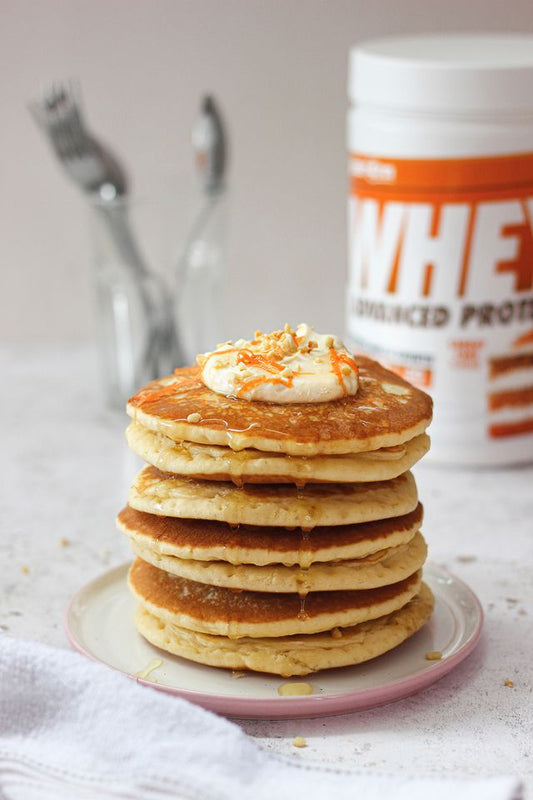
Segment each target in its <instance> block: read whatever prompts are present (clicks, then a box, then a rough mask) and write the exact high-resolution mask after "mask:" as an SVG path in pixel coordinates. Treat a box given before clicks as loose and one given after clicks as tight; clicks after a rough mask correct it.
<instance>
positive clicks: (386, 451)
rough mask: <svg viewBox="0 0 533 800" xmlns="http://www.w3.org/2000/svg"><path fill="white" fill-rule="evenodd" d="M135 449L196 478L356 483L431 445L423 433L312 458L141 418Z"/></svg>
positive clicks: (132, 433) (409, 460)
mask: <svg viewBox="0 0 533 800" xmlns="http://www.w3.org/2000/svg"><path fill="white" fill-rule="evenodd" d="M126 438H127V441H128V445H129V446H130V448H131V450H133V452H134V453H135V454H136V455H138V456H139V458H142V459H143V461H146V462H147V463H148V464H151V465H152V466H154V467H157V469H159V470H161V471H162V472H172V473H173V474H176V475H182V476H185V477H189V478H196V479H198V480H211V481H233V483H235V485H237V486H241V485H242V484H243V483H295V484H296V485H298V486H304V485H305V484H306V483H357V482H369V481H385V480H390V479H391V478H396V477H397V476H398V475H401V474H402V472H406V471H407V470H408V469H410V468H411V467H412V466H413V465H414V464H415V463H416V462H417V461H419V459H421V458H422V456H423V455H425V454H426V453H427V451H428V450H429V436H427V435H426V434H425V433H422V434H420V435H419V436H415V438H414V439H411V440H410V441H408V442H404V443H403V444H400V445H395V446H394V447H385V448H382V449H381V450H374V451H368V452H365V453H347V454H342V455H321V456H313V457H312V458H309V457H305V456H303V457H302V456H287V455H285V454H283V453H265V452H262V451H260V450H255V449H253V448H247V449H245V450H239V451H238V452H237V451H235V450H232V449H231V448H230V447H222V446H220V445H207V444H198V443H196V442H186V441H182V442H175V441H174V440H173V439H169V438H168V436H165V435H164V434H162V433H156V432H155V431H151V430H150V429H149V428H145V427H144V426H143V425H139V424H138V423H133V422H132V423H131V424H130V425H129V427H128V429H127V430H126Z"/></svg>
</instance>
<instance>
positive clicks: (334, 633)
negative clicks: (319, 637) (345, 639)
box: [331, 628, 342, 639]
mask: <svg viewBox="0 0 533 800" xmlns="http://www.w3.org/2000/svg"><path fill="white" fill-rule="evenodd" d="M331 638H332V639H342V631H341V629H340V628H333V630H332V631H331Z"/></svg>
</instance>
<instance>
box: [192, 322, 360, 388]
mask: <svg viewBox="0 0 533 800" xmlns="http://www.w3.org/2000/svg"><path fill="white" fill-rule="evenodd" d="M197 361H198V364H199V365H200V367H201V368H202V380H203V382H204V383H205V385H206V386H208V387H209V389H212V390H213V391H214V392H217V393H218V394H223V395H226V396H228V397H237V398H239V399H242V400H262V401H265V402H269V403H323V402H328V401H330V400H337V399H339V398H341V397H345V396H346V395H354V394H356V392H357V388H358V370H357V365H356V363H355V361H354V360H353V358H352V356H351V355H350V353H349V352H348V350H347V349H346V347H345V346H344V344H343V343H342V341H341V340H340V339H339V338H338V337H337V336H332V335H330V334H321V333H317V332H316V331H315V330H313V328H312V327H311V326H310V325H307V324H306V323H302V324H301V325H298V327H297V328H296V330H294V329H293V328H291V327H290V326H289V325H285V327H284V329H283V330H279V331H273V333H261V332H260V331H256V332H255V335H254V338H253V339H252V340H251V341H245V340H244V339H239V341H237V342H235V343H233V342H225V343H223V344H219V345H218V346H217V348H216V350H214V351H213V352H211V353H203V354H202V355H199V356H198V358H197Z"/></svg>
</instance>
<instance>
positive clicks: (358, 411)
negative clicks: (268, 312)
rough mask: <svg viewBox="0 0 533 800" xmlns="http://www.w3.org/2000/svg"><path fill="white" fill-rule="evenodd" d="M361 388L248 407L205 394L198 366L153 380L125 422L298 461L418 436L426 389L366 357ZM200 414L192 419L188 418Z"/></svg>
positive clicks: (427, 410) (360, 359) (426, 410)
mask: <svg viewBox="0 0 533 800" xmlns="http://www.w3.org/2000/svg"><path fill="white" fill-rule="evenodd" d="M356 360H357V365H358V367H359V389H358V391H357V394H356V395H354V396H348V397H343V398H341V399H340V400H334V401H331V402H327V403H291V404H276V403H266V402H253V403H251V402H247V401H246V400H237V399H235V398H230V397H225V396H223V395H220V394H217V393H215V392H213V391H211V390H210V389H208V388H207V387H206V386H205V385H204V384H203V383H202V381H201V378H200V369H199V368H198V367H185V368H183V369H178V370H176V371H175V373H174V375H171V376H168V377H166V378H162V379H160V380H157V381H153V382H152V383H150V384H148V385H147V386H146V387H144V388H143V389H141V390H140V391H139V392H137V394H136V395H134V396H133V397H132V398H131V399H130V400H129V402H128V406H127V411H128V414H129V415H130V417H132V419H134V420H135V421H136V422H139V423H140V424H141V425H143V426H144V427H145V428H149V429H150V430H153V431H155V432H157V433H162V434H164V435H165V436H167V437H168V438H170V439H174V440H175V441H182V440H185V441H191V442H197V443H200V444H215V445H223V446H227V447H230V448H232V449H234V450H242V449H244V448H248V447H251V448H254V449H257V450H263V451H267V452H279V453H286V454H288V455H297V456H314V455H318V454H321V453H323V454H334V453H359V452H366V451H369V450H378V449H380V448H382V447H391V446H395V445H398V444H402V443H403V442H406V441H409V440H410V439H413V438H414V437H415V436H418V435H419V434H421V433H423V432H424V431H425V429H426V428H427V426H428V425H429V423H430V422H431V413H432V403H431V399H430V397H429V396H428V395H427V394H425V393H424V392H422V391H420V390H419V389H416V388H415V387H414V386H412V385H411V384H409V383H408V382H407V381H404V380H403V379H402V378H400V377H399V376H397V375H395V374H394V373H392V372H390V371H389V370H386V369H385V368H384V367H382V366H381V365H380V364H378V363H377V362H375V361H372V360H371V359H368V358H366V357H364V356H357V357H356ZM198 414H199V415H200V417H199V419H198V421H197V422H191V421H188V419H189V418H191V415H195V416H194V417H193V418H194V419H196V415H198Z"/></svg>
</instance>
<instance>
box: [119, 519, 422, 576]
mask: <svg viewBox="0 0 533 800" xmlns="http://www.w3.org/2000/svg"><path fill="white" fill-rule="evenodd" d="M422 518H423V508H422V505H421V504H420V503H419V504H418V505H417V507H416V508H415V510H414V511H411V512H410V513H409V514H404V515H403V516H401V517H391V518H389V519H383V520H375V521H373V522H362V523H359V524H357V525H334V526H323V527H317V528H313V530H312V531H309V532H306V531H302V530H301V528H295V529H294V530H287V529H286V528H274V527H259V526H251V525H240V526H238V527H231V526H230V525H228V524H227V523H225V522H215V521H213V520H197V519H181V518H180V517H161V516H158V515H156V514H147V513H145V512H143V511H136V510H135V509H134V508H131V507H130V506H126V508H123V509H122V511H121V512H120V514H119V515H118V517H117V525H118V528H119V529H120V530H121V531H123V532H124V533H125V534H126V535H127V536H129V537H130V538H131V539H132V540H134V541H137V542H139V544H141V545H142V546H145V547H146V546H149V547H151V548H152V550H155V551H156V552H157V553H159V554H160V555H170V556H176V557H177V558H192V559H195V560H196V561H227V562H229V563H230V564H256V565H257V566H264V565H265V564H285V566H288V567H290V566H293V565H298V566H300V567H309V566H311V564H314V563H320V562H323V561H334V560H335V559H344V560H347V559H352V558H353V559H361V558H366V557H368V556H370V555H372V554H374V553H378V552H380V551H382V550H385V549H387V548H391V547H398V546H400V545H403V544H407V543H408V542H410V541H411V539H412V538H413V536H414V535H415V533H416V532H417V531H418V530H419V528H420V526H421V525H422Z"/></svg>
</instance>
